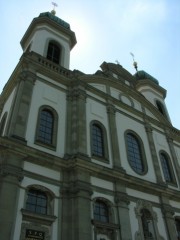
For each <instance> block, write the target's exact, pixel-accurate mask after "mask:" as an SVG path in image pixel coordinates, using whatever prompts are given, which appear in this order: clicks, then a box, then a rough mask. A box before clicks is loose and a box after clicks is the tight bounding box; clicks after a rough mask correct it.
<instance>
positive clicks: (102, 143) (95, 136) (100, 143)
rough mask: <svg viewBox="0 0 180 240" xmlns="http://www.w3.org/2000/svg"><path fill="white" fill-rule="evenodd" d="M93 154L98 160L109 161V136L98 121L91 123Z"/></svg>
mask: <svg viewBox="0 0 180 240" xmlns="http://www.w3.org/2000/svg"><path fill="white" fill-rule="evenodd" d="M90 128H91V152H92V156H93V157H96V158H98V159H101V160H104V161H107V160H108V146H107V136H106V130H105V128H104V126H103V125H102V124H101V123H100V122H98V121H92V122H91V126H90Z"/></svg>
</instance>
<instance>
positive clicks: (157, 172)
mask: <svg viewBox="0 0 180 240" xmlns="http://www.w3.org/2000/svg"><path fill="white" fill-rule="evenodd" d="M145 129H146V133H147V137H148V141H149V147H150V152H151V156H152V160H153V166H154V171H155V175H156V179H157V183H159V184H164V182H163V179H162V175H161V171H160V166H159V161H158V157H157V153H156V148H155V143H154V139H153V130H152V127H151V125H150V124H149V123H146V124H145Z"/></svg>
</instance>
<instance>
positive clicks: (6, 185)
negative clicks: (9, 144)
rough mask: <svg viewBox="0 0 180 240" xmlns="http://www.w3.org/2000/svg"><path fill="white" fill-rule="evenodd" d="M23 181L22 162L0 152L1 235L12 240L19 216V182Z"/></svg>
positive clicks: (3, 239) (2, 238) (13, 156)
mask: <svg viewBox="0 0 180 240" xmlns="http://www.w3.org/2000/svg"><path fill="white" fill-rule="evenodd" d="M22 179H23V172H22V169H21V161H20V159H18V157H17V156H15V155H14V154H13V155H12V154H10V153H7V152H4V151H2V150H1V152H0V233H1V237H0V238H1V240H7V239H11V237H12V235H13V232H14V223H15V220H16V215H17V204H18V194H19V182H20V181H21V180H22Z"/></svg>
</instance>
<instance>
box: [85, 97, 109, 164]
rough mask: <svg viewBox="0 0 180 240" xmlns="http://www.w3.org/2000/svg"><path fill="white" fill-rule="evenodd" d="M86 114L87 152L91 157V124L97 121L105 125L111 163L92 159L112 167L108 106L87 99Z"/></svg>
mask: <svg viewBox="0 0 180 240" xmlns="http://www.w3.org/2000/svg"><path fill="white" fill-rule="evenodd" d="M86 114H87V148H88V149H87V151H88V155H89V156H91V143H90V123H91V121H92V120H97V121H99V122H100V123H101V124H103V125H104V127H105V129H106V133H107V142H108V153H109V163H103V162H101V161H97V160H95V159H92V161H93V162H95V163H97V164H99V165H102V166H107V167H112V157H111V147H110V146H111V142H110V137H109V136H110V135H109V127H108V116H107V110H106V106H105V105H103V104H100V103H99V102H97V101H95V100H92V99H90V98H87V99H86Z"/></svg>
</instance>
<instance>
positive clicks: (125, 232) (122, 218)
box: [114, 183, 132, 240]
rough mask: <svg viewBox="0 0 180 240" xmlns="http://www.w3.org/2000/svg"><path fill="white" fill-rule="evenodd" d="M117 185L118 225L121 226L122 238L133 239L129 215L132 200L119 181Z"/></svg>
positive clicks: (115, 199)
mask: <svg viewBox="0 0 180 240" xmlns="http://www.w3.org/2000/svg"><path fill="white" fill-rule="evenodd" d="M115 185H116V192H115V196H114V202H115V203H116V207H117V216H118V225H119V226H120V236H119V238H120V239H123V240H132V233H131V224H130V216H129V204H130V200H129V197H128V195H127V193H126V191H125V188H124V187H123V186H120V185H119V184H118V183H116V184H115Z"/></svg>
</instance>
